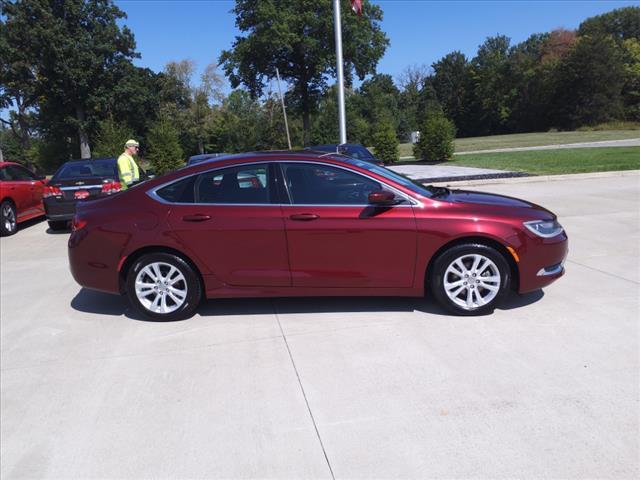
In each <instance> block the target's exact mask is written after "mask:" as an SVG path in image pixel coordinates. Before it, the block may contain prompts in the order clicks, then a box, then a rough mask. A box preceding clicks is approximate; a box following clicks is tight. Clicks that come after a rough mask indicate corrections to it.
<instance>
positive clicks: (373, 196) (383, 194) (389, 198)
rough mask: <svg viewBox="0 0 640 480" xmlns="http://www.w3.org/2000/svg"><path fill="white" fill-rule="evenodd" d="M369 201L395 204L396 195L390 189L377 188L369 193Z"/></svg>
mask: <svg viewBox="0 0 640 480" xmlns="http://www.w3.org/2000/svg"><path fill="white" fill-rule="evenodd" d="M369 203H371V204H373V205H394V204H395V203H396V196H395V195H394V193H393V192H390V191H388V190H375V191H373V192H371V193H370V194H369Z"/></svg>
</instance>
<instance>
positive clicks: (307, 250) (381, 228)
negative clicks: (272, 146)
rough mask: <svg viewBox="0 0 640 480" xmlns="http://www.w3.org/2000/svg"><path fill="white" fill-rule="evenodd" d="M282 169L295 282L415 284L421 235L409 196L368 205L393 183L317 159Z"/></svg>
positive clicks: (314, 284) (313, 284) (308, 284)
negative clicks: (370, 198)
mask: <svg viewBox="0 0 640 480" xmlns="http://www.w3.org/2000/svg"><path fill="white" fill-rule="evenodd" d="M281 167H282V172H283V174H284V180H285V185H286V189H287V192H288V196H289V198H290V204H289V205H283V207H282V210H283V217H284V221H285V225H286V230H287V239H288V246H289V263H290V265H291V277H292V283H293V285H294V286H305V287H411V286H413V277H414V269H415V261H416V241H417V233H416V222H415V218H414V214H413V209H412V207H411V204H410V202H409V201H408V199H406V198H405V199H404V201H403V202H402V203H399V204H398V205H394V206H385V207H380V206H373V205H369V204H368V195H369V192H371V191H374V190H380V189H385V188H387V187H385V186H384V185H382V184H381V183H380V182H377V181H375V180H373V179H370V178H368V177H365V176H364V175H361V174H359V173H356V172H353V171H351V170H347V169H342V168H338V167H335V166H329V165H323V164H318V163H303V162H301V163H293V162H292V163H282V164H281Z"/></svg>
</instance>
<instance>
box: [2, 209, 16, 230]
mask: <svg viewBox="0 0 640 480" xmlns="http://www.w3.org/2000/svg"><path fill="white" fill-rule="evenodd" d="M2 223H3V226H4V230H5V231H6V232H8V233H11V232H13V231H14V230H15V229H16V226H17V223H16V214H15V212H14V210H13V207H12V206H11V205H10V204H9V203H5V204H4V205H3V206H2Z"/></svg>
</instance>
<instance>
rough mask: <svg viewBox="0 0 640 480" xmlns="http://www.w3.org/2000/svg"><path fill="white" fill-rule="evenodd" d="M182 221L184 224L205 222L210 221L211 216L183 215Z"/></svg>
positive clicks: (199, 214) (198, 214)
mask: <svg viewBox="0 0 640 480" xmlns="http://www.w3.org/2000/svg"><path fill="white" fill-rule="evenodd" d="M182 220H184V221H185V222H206V221H207V220H211V215H203V214H201V213H196V214H195V215H185V216H184V217H182Z"/></svg>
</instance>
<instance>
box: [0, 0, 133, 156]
mask: <svg viewBox="0 0 640 480" xmlns="http://www.w3.org/2000/svg"><path fill="white" fill-rule="evenodd" d="M2 14H3V15H4V16H5V18H6V24H5V26H4V28H3V30H4V29H5V28H6V31H7V32H8V35H7V37H6V41H5V42H4V43H3V45H5V46H6V49H5V50H6V51H7V52H8V53H9V58H10V62H12V63H10V64H9V67H8V68H9V70H11V71H12V69H13V68H16V67H18V68H19V72H20V74H19V77H20V78H22V79H23V80H26V83H25V84H24V87H23V89H22V92H20V95H16V93H15V90H14V91H13V92H10V93H12V96H13V99H14V100H15V99H17V98H21V99H24V100H25V103H24V104H25V105H27V108H28V106H31V105H33V103H32V95H33V94H37V95H38V97H37V98H38V106H39V107H40V113H41V115H42V119H41V120H42V121H41V123H42V124H44V125H45V126H46V128H47V129H49V130H50V133H54V134H55V136H56V137H58V138H66V137H69V136H70V135H69V134H70V133H71V131H75V133H76V134H77V136H78V141H77V143H78V145H79V148H80V155H81V156H82V157H83V158H88V157H90V154H91V149H90V141H89V138H90V134H91V132H92V131H94V130H95V127H96V125H97V121H98V120H100V118H101V116H102V117H104V115H105V114H106V110H107V106H108V105H109V104H111V103H112V101H113V96H112V91H113V86H114V85H115V84H117V83H118V81H119V80H120V79H121V78H122V75H123V72H124V65H126V64H127V63H130V62H131V59H132V58H134V57H135V56H136V53H135V52H134V49H135V42H134V39H133V34H132V33H131V31H130V30H129V29H128V28H127V27H122V28H121V27H120V26H119V25H118V24H117V21H118V20H120V19H122V18H125V16H126V15H125V14H124V12H122V11H121V10H120V9H119V8H118V7H116V6H115V5H114V4H113V2H112V1H110V0H91V1H83V0H66V1H62V0H23V1H21V2H15V3H10V2H3V3H2ZM5 46H3V48H5ZM18 50H24V51H23V52H22V53H21V54H18V53H16V52H17V51H18ZM3 53H4V51H3ZM3 58H4V57H3ZM10 80H12V81H18V80H19V78H16V76H15V75H14V78H12V79H10ZM3 85H4V82H3ZM9 85H13V83H10V84H9ZM18 115H20V109H19V106H18ZM63 132H64V133H63Z"/></svg>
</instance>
